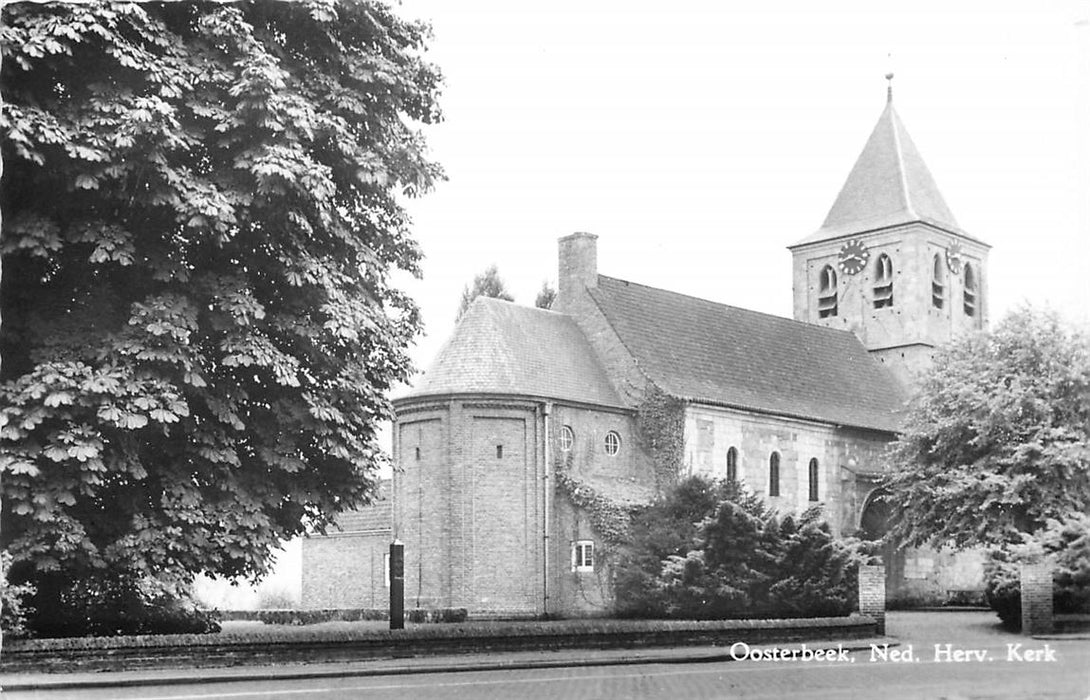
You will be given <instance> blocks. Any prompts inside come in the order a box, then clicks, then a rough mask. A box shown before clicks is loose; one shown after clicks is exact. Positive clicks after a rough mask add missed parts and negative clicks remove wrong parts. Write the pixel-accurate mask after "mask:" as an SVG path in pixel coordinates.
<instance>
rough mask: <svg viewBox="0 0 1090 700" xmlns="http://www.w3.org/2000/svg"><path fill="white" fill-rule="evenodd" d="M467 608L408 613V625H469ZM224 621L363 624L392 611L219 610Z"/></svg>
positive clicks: (417, 610) (352, 609)
mask: <svg viewBox="0 0 1090 700" xmlns="http://www.w3.org/2000/svg"><path fill="white" fill-rule="evenodd" d="M468 618H469V613H468V611H467V610H466V609H465V608H435V609H431V608H429V609H423V608H420V609H412V610H406V611H405V619H406V620H407V621H408V622H465V621H466V620H467V619H468ZM216 619H217V620H219V621H220V622H227V621H236V620H252V621H255V622H264V623H265V624H267V625H313V624H317V623H319V622H361V621H368V620H370V621H382V620H389V619H390V610H389V608H325V609H316V610H295V609H287V608H285V609H279V610H217V611H216Z"/></svg>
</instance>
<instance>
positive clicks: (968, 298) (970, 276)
mask: <svg viewBox="0 0 1090 700" xmlns="http://www.w3.org/2000/svg"><path fill="white" fill-rule="evenodd" d="M963 305H964V307H965V315H966V316H976V275H975V274H974V273H973V266H972V265H970V264H969V263H965V300H964V304H963Z"/></svg>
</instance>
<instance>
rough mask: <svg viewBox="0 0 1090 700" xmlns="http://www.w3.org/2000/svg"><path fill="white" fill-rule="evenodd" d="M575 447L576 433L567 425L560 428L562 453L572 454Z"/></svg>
mask: <svg viewBox="0 0 1090 700" xmlns="http://www.w3.org/2000/svg"><path fill="white" fill-rule="evenodd" d="M573 447H575V431H574V430H572V429H571V426H570V425H565V426H563V427H561V428H560V451H561V452H571V450H572V448H573Z"/></svg>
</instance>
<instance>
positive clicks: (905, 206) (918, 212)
mask: <svg viewBox="0 0 1090 700" xmlns="http://www.w3.org/2000/svg"><path fill="white" fill-rule="evenodd" d="M914 221H923V222H926V223H929V224H932V225H934V226H938V227H939V228H942V229H945V230H947V231H952V232H954V233H957V234H960V235H962V236H965V237H966V238H973V237H972V236H969V234H967V233H965V231H963V230H962V229H961V228H960V227H959V226H958V223H957V221H956V220H955V219H954V215H953V214H952V213H951V212H950V208H949V207H948V206H946V200H944V199H943V197H942V193H941V192H939V187H938V185H936V184H935V179H934V178H933V177H932V176H931V171H929V170H928V169H927V165H926V164H925V163H924V162H923V157H922V156H920V152H919V151H918V150H917V149H916V145H915V144H914V143H912V139H911V138H910V137H909V135H908V131H906V130H905V127H904V124H902V123H901V118H900V117H899V116H897V112H896V110H894V109H893V103H892V101H891V102H888V103H887V104H886V109H885V111H883V112H882V116H881V117H879V118H878V123H877V124H875V126H874V131H872V132H871V135H870V138H869V139H867V145H866V146H864V147H863V152H862V153H861V154H860V155H859V158H858V159H857V160H856V162H855V167H853V168H852V171H851V173H850V174H849V175H848V179H847V181H846V182H845V183H844V187H842V188H841V190H840V194H839V195H838V196H837V198H836V202H834V203H833V208H832V209H830V210H829V215H828V216H827V217H825V223H823V224H822V225H821V228H820V229H818V230H817V231H815V232H814V233H812V234H811V235H809V236H807V237H806V238H804V239H802V240H801V241H799V242H798V243H795V244H794V245H793V246H791V247H795V246H801V245H806V244H807V243H816V242H818V241H824V240H828V239H831V238H839V237H841V236H847V235H851V234H856V233H862V232H864V231H873V230H876V229H881V228H887V227H890V226H897V225H900V224H907V223H911V222H914ZM973 240H977V239H975V238H973Z"/></svg>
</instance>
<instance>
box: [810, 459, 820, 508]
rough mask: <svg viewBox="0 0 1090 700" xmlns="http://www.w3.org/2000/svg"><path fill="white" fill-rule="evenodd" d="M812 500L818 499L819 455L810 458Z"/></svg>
mask: <svg viewBox="0 0 1090 700" xmlns="http://www.w3.org/2000/svg"><path fill="white" fill-rule="evenodd" d="M810 500H811V501H816V500H818V461H817V457H814V458H813V459H811V460H810Z"/></svg>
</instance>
